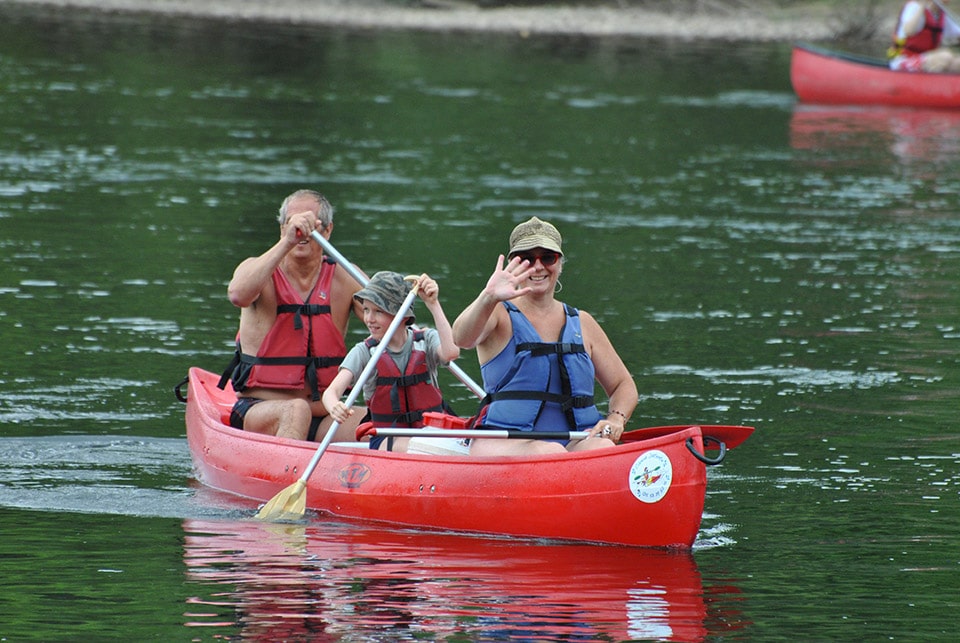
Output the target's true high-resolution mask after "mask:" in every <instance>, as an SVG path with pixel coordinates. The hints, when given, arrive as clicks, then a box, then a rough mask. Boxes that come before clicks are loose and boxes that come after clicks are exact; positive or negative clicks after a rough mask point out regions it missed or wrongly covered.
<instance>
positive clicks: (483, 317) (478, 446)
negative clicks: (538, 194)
mask: <svg viewBox="0 0 960 643" xmlns="http://www.w3.org/2000/svg"><path fill="white" fill-rule="evenodd" d="M561 244H562V238H561V236H560V232H559V231H558V230H557V228H556V227H554V226H553V225H552V224H550V223H548V222H546V221H541V220H540V219H538V218H537V217H533V218H531V219H530V220H528V221H525V222H524V223H521V224H520V225H518V226H517V227H516V228H514V229H513V232H512V233H511V234H510V250H509V253H508V258H507V260H506V265H504V256H503V255H500V257H499V259H498V260H497V266H496V269H495V270H494V272H493V274H492V275H491V276H490V278H489V280H488V281H487V285H486V286H485V287H484V289H483V290H482V291H481V293H480V295H479V296H478V297H477V298H476V299H475V300H474V301H473V303H471V304H470V305H469V306H468V307H467V308H466V309H465V310H464V311H463V312H462V313H461V314H460V315H459V317H457V319H456V321H454V323H453V337H454V340H455V341H456V343H457V345H459V346H460V347H461V348H476V349H477V357H478V358H479V360H480V371H481V374H482V375H483V385H484V389H485V390H486V393H487V395H486V398H485V403H486V404H485V406H484V407H483V408H482V409H481V412H480V414H479V417H478V418H477V425H478V428H488V429H519V430H523V431H565V430H570V431H587V430H588V431H590V434H591V435H590V437H589V438H587V439H583V440H573V441H570V442H568V443H566V444H562V443H560V442H554V441H548V440H537V439H530V440H520V439H495V438H475V439H473V440H472V441H471V445H470V454H471V455H483V456H486V455H522V454H543V453H555V452H563V451H564V449H566V450H569V451H583V450H587V449H594V448H598V447H608V446H613V445H614V444H615V443H616V442H617V441H618V440H619V439H620V436H621V435H622V433H623V430H624V426H625V424H626V422H627V420H628V419H629V418H630V415H631V413H633V410H634V408H636V405H637V400H638V394H637V386H636V384H635V383H634V381H633V378H632V377H631V376H630V372H629V371H628V370H627V367H626V366H625V365H624V363H623V361H622V360H621V359H620V356H619V355H618V354H617V351H616V350H615V349H614V347H613V344H611V342H610V340H609V338H608V337H607V335H606V333H604V332H603V329H602V328H601V327H600V325H599V324H598V323H597V321H596V320H595V319H594V318H593V317H592V316H591V315H590V314H589V313H587V312H585V311H582V310H577V309H576V308H573V307H572V306H568V305H567V304H564V303H562V302H560V301H559V300H557V299H556V298H555V296H554V294H555V293H556V292H558V291H559V289H560V283H559V279H560V273H561V272H563V263H564V257H563V250H562V248H561ZM595 380H596V381H597V382H599V383H600V386H601V387H602V388H603V390H604V391H605V392H606V394H607V397H608V399H609V407H608V408H609V410H608V412H607V414H606V416H605V417H604V416H603V415H601V413H600V411H599V410H598V409H597V406H596V404H595V403H594V398H593V392H594V381H595Z"/></svg>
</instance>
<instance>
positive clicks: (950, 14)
mask: <svg viewBox="0 0 960 643" xmlns="http://www.w3.org/2000/svg"><path fill="white" fill-rule="evenodd" d="M933 4H935V5H937V6H938V7H940V10H941V11H943V13H944V15H945V16H947V17H948V18H950V20H951V21H952V22H954V23H956V24H957V25H960V22H957V18H956V16H954V15H953V13H952V12H951V11H950V10H949V9H947V7H946V6H945V5H944V4H943V3H942V2H940V1H939V0H933Z"/></svg>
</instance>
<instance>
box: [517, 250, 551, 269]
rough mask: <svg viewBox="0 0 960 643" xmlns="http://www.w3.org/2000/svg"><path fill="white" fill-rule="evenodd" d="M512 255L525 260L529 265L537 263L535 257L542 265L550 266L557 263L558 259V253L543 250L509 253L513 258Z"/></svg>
mask: <svg viewBox="0 0 960 643" xmlns="http://www.w3.org/2000/svg"><path fill="white" fill-rule="evenodd" d="M514 257H520V260H521V261H526V262H528V263H529V264H530V265H531V266H532V265H533V264H535V263H537V259H539V260H540V263H542V264H543V265H544V266H552V265H553V264H555V263H557V262H558V261H559V260H560V253H559V252H544V253H541V254H537V253H534V252H517V253H514V254H512V255H510V258H511V259H513V258H514Z"/></svg>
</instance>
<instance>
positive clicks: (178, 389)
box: [173, 375, 190, 404]
mask: <svg viewBox="0 0 960 643" xmlns="http://www.w3.org/2000/svg"><path fill="white" fill-rule="evenodd" d="M189 381H190V376H189V375H184V376H183V379H182V380H180V383H179V384H177V385H176V386H174V387H173V394H174V395H176V396H177V399H178V400H180V401H181V402H183V403H184V404H186V403H187V396H186V394H185V393H184V392H183V391H182V390H181V389H182V388H183V386H184V384H186V383H187V382H189Z"/></svg>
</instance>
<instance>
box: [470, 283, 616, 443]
mask: <svg viewBox="0 0 960 643" xmlns="http://www.w3.org/2000/svg"><path fill="white" fill-rule="evenodd" d="M503 305H504V307H506V309H507V312H508V313H509V314H510V323H511V324H512V325H513V335H512V336H511V338H510V341H509V342H508V343H507V345H506V346H505V347H504V349H503V350H502V351H500V353H499V354H498V355H497V356H495V357H494V358H493V359H491V360H490V361H488V362H487V363H486V364H483V365H482V366H481V367H480V373H481V375H482V376H483V386H484V390H485V391H486V392H487V395H486V398H485V400H484V402H485V403H487V404H488V406H487V407H486V409H485V415H484V416H483V417H482V420H481V426H482V427H485V428H491V429H521V430H524V431H558V430H560V431H562V430H564V429H563V427H567V429H568V430H570V431H584V430H587V429H591V428H593V427H594V426H595V425H596V423H597V422H599V421H600V411H599V410H598V409H597V407H596V404H595V403H594V396H593V393H594V385H595V384H594V380H595V371H594V367H593V360H592V359H591V358H590V355H589V354H588V353H587V351H586V347H585V346H584V344H583V335H582V333H581V329H580V313H579V311H578V310H577V309H576V308H572V307H570V306H568V305H567V304H563V309H564V312H565V313H566V316H567V318H566V323H565V324H564V326H563V332H562V333H561V335H560V341H558V342H544V341H543V340H542V339H541V338H540V335H539V334H538V333H537V331H536V329H534V327H533V325H532V324H531V323H530V321H529V320H528V319H527V318H526V317H525V316H524V314H523V313H521V312H520V310H519V309H518V308H517V307H516V306H515V305H514V304H512V303H510V302H507V301H505V302H503Z"/></svg>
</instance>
